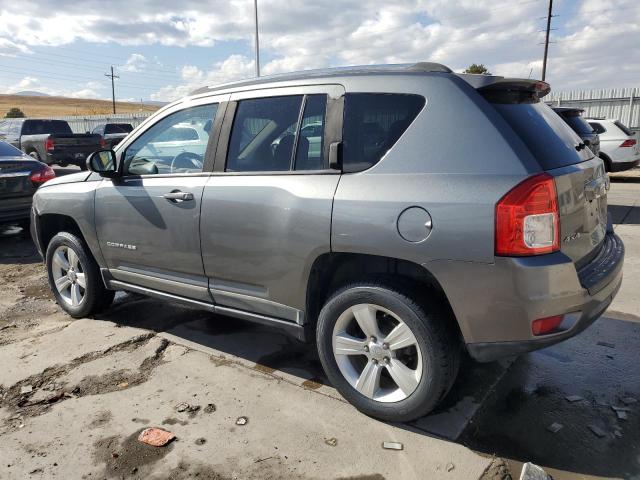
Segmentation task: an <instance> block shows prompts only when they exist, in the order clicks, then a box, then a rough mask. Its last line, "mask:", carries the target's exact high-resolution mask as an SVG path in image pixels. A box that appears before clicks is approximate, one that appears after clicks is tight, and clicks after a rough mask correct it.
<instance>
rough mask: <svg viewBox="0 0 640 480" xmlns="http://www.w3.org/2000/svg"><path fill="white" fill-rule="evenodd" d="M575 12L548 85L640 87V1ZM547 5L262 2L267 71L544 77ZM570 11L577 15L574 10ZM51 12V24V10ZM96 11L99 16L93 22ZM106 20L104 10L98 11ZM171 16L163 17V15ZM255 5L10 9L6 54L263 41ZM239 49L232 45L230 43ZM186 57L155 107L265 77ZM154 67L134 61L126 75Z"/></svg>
mask: <svg viewBox="0 0 640 480" xmlns="http://www.w3.org/2000/svg"><path fill="white" fill-rule="evenodd" d="M563 6H564V7H565V10H567V11H572V12H573V11H575V14H573V16H572V15H563V16H560V17H556V18H555V19H554V25H555V26H558V27H560V29H559V30H557V31H555V32H554V41H556V42H557V43H554V44H552V45H551V47H550V56H549V67H548V80H549V81H550V82H551V83H552V86H553V87H554V88H555V89H566V88H580V87H594V88H595V87H614V86H628V85H637V84H638V79H639V78H640V50H639V49H637V48H635V47H636V44H637V43H638V39H639V38H640V5H638V3H637V1H634V0H620V1H619V2H616V3H613V2H610V3H602V1H601V0H582V1H581V2H580V3H578V4H569V3H567V2H566V0H565V2H559V8H562V7H563ZM545 7H546V2H545V1H542V0H518V1H515V2H511V1H508V0H500V3H496V2H488V1H485V2H481V1H480V2H479V1H478V0H396V1H395V2H393V3H390V2H388V0H368V1H366V2H363V1H362V0H315V1H313V2H290V1H285V0H259V8H260V35H261V46H262V49H263V53H264V55H263V56H264V57H265V58H270V59H271V61H269V62H268V63H266V64H265V65H263V66H262V72H264V73H265V74H269V73H278V72H283V71H291V70H301V69H308V68H318V67H325V66H335V65H346V64H368V63H395V62H413V61H422V60H431V61H439V62H442V63H445V64H447V65H449V66H450V67H451V68H453V69H454V70H461V69H463V68H464V67H466V66H467V65H469V64H471V63H484V64H485V65H487V66H488V67H489V69H490V70H491V71H492V72H494V73H496V74H505V75H517V76H528V75H529V72H530V71H531V69H532V68H533V72H532V76H533V77H539V76H540V74H541V57H542V45H539V43H540V41H541V39H542V36H541V34H540V32H539V30H540V29H541V28H542V26H543V21H541V20H540V17H542V16H544V15H545V14H546V9H545ZM569 7H570V8H569ZM43 11H46V12H48V14H47V15H46V17H43V16H42V12H43ZM86 12H91V13H86ZM96 12H99V13H96ZM159 12H161V13H159ZM252 35H253V5H252V2H250V1H247V0H212V1H210V2H202V1H201V0H183V1H182V2H179V3H176V2H175V1H174V0H155V1H152V0H140V1H137V2H135V4H133V2H131V1H130V0H127V1H125V0H113V1H111V2H109V8H104V2H103V1H102V0H101V1H98V0H86V1H85V2H84V3H83V8H82V9H79V8H78V6H77V2H75V1H72V0H56V1H55V2H54V1H53V0H40V1H29V0H23V1H21V2H14V3H12V4H9V3H6V5H3V9H2V11H1V12H0V55H3V54H5V55H6V54H8V53H6V52H12V51H13V52H23V53H25V52H27V51H28V49H29V48H30V47H34V46H38V45H65V44H69V43H72V42H74V41H77V40H82V41H86V42H98V43H109V42H115V43H117V44H120V45H132V46H133V45H169V46H180V47H189V46H201V47H209V48H213V49H215V48H216V47H217V46H218V45H220V43H221V42H228V41H238V40H240V41H243V42H245V44H246V45H250V44H251V42H252V41H253V37H252ZM225 48H228V46H225ZM188 52H189V50H187V49H185V60H184V62H181V65H179V66H178V69H181V73H182V75H181V81H180V82H179V83H178V84H175V85H170V86H167V87H165V88H162V89H160V90H158V91H156V92H155V93H154V94H153V95H152V98H156V99H163V100H164V99H167V98H176V97H178V96H180V95H183V94H184V93H187V92H188V91H190V90H191V89H192V88H195V87H197V86H199V85H202V84H207V83H217V82H222V81H227V80H230V79H236V78H242V77H246V76H251V75H252V74H253V66H252V65H251V62H252V60H251V59H250V58H248V57H245V56H241V55H230V56H228V58H227V59H226V60H224V61H222V62H218V63H216V64H214V65H212V66H211V68H209V69H204V70H202V69H198V68H195V67H192V66H191V65H192V64H193V62H190V61H189V59H188V57H187V56H186V55H188ZM151 63H152V61H151V60H150V59H149V58H147V57H145V56H144V55H142V54H139V53H134V54H132V55H131V56H130V57H129V59H128V61H127V62H126V63H125V65H123V66H122V67H121V69H122V70H123V71H129V72H145V69H147V68H149V66H150V64H151Z"/></svg>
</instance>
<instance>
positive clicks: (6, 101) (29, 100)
mask: <svg viewBox="0 0 640 480" xmlns="http://www.w3.org/2000/svg"><path fill="white" fill-rule="evenodd" d="M13 107H17V108H19V109H20V110H22V111H23V112H24V114H25V115H26V116H27V117H40V116H42V117H50V116H58V115H59V116H62V115H102V114H109V113H112V112H113V110H112V106H111V102H110V101H105V100H89V99H84V98H67V97H35V96H34V97H27V96H22V95H0V118H3V117H4V116H5V115H6V114H7V112H8V111H9V109H10V108H13ZM158 108H159V107H157V106H155V105H141V104H139V103H126V102H116V112H117V113H137V112H141V111H144V112H155V111H156V110H157V109H158Z"/></svg>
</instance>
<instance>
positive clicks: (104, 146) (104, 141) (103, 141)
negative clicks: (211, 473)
mask: <svg viewBox="0 0 640 480" xmlns="http://www.w3.org/2000/svg"><path fill="white" fill-rule="evenodd" d="M100 148H107V142H106V140H105V139H104V138H101V139H100Z"/></svg>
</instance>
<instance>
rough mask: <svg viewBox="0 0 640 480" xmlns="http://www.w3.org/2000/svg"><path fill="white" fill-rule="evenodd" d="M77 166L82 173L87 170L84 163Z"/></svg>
mask: <svg viewBox="0 0 640 480" xmlns="http://www.w3.org/2000/svg"><path fill="white" fill-rule="evenodd" d="M78 166H79V167H80V170H82V171H83V172H84V171H86V170H88V169H89V167H87V164H86V163H81V164H80V165H78Z"/></svg>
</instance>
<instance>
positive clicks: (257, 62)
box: [253, 0, 260, 77]
mask: <svg viewBox="0 0 640 480" xmlns="http://www.w3.org/2000/svg"><path fill="white" fill-rule="evenodd" d="M253 11H254V13H255V20H256V77H259V76H260V40H259V39H258V0H253Z"/></svg>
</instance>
